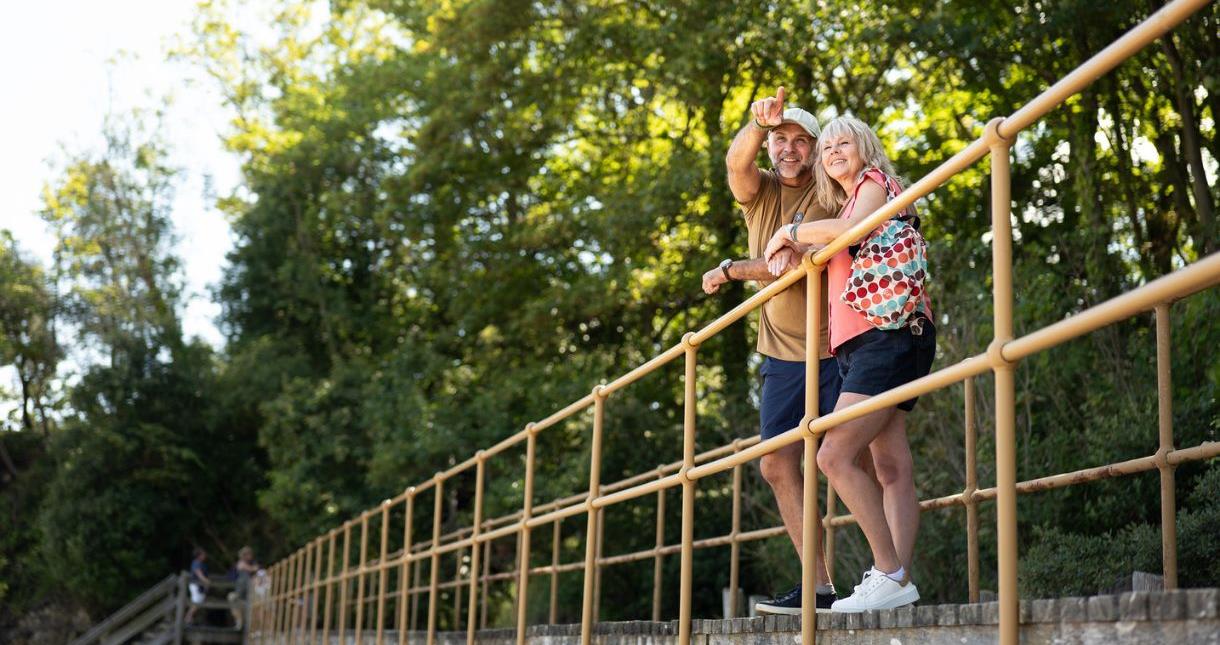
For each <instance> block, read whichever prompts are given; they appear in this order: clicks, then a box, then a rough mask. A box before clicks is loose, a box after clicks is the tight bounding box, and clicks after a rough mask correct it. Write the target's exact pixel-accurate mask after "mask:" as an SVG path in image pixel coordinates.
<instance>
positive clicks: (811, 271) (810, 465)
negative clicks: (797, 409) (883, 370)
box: [801, 253, 824, 645]
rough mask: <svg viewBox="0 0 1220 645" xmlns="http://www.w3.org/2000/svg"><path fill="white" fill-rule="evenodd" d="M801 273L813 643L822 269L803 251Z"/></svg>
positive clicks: (805, 609) (806, 566) (805, 568)
mask: <svg viewBox="0 0 1220 645" xmlns="http://www.w3.org/2000/svg"><path fill="white" fill-rule="evenodd" d="M804 265H805V269H806V276H805V296H806V297H805V416H804V417H802V418H801V433H802V434H803V435H804V447H805V476H804V479H803V485H804V491H803V493H802V497H803V499H802V506H803V508H802V510H801V590H802V593H801V643H802V645H813V642H814V641H815V640H816V639H817V604H816V602H817V594H816V593H811V592H813V591H815V590H816V589H817V586H818V579H817V568H818V567H817V563H818V557H817V554H818V552H819V550H820V547H821V544H820V542H821V538H820V536H821V533H822V532H821V531H820V530H818V529H820V528H822V527H821V514H820V513H819V512H818V435H816V434H814V433H813V431H812V430H811V429H810V427H809V424H810V423H811V422H812V421H813V420H814V419H816V418H818V386H819V384H820V381H819V380H818V379H819V370H820V368H821V364H820V363H819V360H818V357H819V356H820V355H821V347H820V344H821V338H822V334H821V332H820V329H821V327H822V305H821V303H822V301H823V298H824V296H823V295H822V269H821V267H818V266H817V265H815V264H814V263H813V255H812V254H811V253H810V254H806V255H805V261H804Z"/></svg>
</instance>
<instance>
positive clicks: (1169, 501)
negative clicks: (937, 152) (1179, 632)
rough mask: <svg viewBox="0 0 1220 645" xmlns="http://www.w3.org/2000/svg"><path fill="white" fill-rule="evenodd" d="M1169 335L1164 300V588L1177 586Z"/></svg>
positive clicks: (1159, 321) (1160, 342) (1159, 310)
mask: <svg viewBox="0 0 1220 645" xmlns="http://www.w3.org/2000/svg"><path fill="white" fill-rule="evenodd" d="M1170 336H1171V327H1170V323H1169V304H1168V303H1161V304H1159V305H1157V306H1156V389H1157V430H1158V434H1159V435H1160V447H1159V448H1158V449H1157V452H1156V463H1157V469H1158V470H1160V472H1161V566H1162V571H1161V573H1162V574H1164V576H1165V588H1166V589H1177V588H1178V523H1177V493H1176V491H1175V490H1174V486H1175V482H1174V468H1175V467H1174V465H1173V464H1171V463H1169V453H1170V452H1172V451H1173V374H1172V370H1171V368H1172V367H1173V358H1172V356H1173V355H1172V353H1171V347H1170Z"/></svg>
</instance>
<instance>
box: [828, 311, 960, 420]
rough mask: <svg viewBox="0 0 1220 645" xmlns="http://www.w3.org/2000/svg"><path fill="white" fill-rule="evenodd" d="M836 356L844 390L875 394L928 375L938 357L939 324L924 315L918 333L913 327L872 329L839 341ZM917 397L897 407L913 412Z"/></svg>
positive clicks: (869, 394)
mask: <svg viewBox="0 0 1220 645" xmlns="http://www.w3.org/2000/svg"><path fill="white" fill-rule="evenodd" d="M835 357H836V358H838V360H839V376H840V377H841V379H842V381H841V382H842V384H843V391H844V392H854V393H856V394H867V395H868V396H875V395H877V394H881V393H882V392H885V391H887V390H892V389H894V388H896V387H898V386H899V385H905V384H907V383H910V382H911V381H914V380H915V379H917V378H921V377H923V376H927V374H928V372H929V371H930V370H931V369H932V359H933V358H935V357H936V326H935V325H933V324H932V321H930V320H928V319H926V318H925V319H924V320H923V321H922V327H921V330H920V333H919V334H918V335H916V334H913V333H911V328H910V327H903V328H901V329H892V330H890V329H887V330H882V329H870V330H868V331H866V332H864V333H863V334H860V335H859V336H856V337H855V338H852V339H851V340H849V341H847V342H846V343H843V344H842V345H840V346H839V347H838V350H837V351H836V352H835ZM916 398H918V397H916ZM915 401H916V399H907V400H906V401H903V402H902V403H899V404H898V409H899V410H906V411H907V412H910V411H911V410H913V409H915Z"/></svg>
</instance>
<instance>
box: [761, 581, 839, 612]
mask: <svg viewBox="0 0 1220 645" xmlns="http://www.w3.org/2000/svg"><path fill="white" fill-rule="evenodd" d="M838 599H839V597H838V596H836V595H835V594H833V593H820V594H817V597H816V600H815V602H814V606H815V607H817V608H818V609H830V606H831V605H832V604H834V602H835V601H836V600H838ZM754 610H755V611H757V612H758V613H760V614H788V615H790V616H799V615H800V614H801V586H800V585H797V586H795V587H793V588H791V589H789V590H788V591H787V592H785V593H782V594H780V595H778V596H776V597H774V598H772V599H770V600H765V601H763V602H760V603H757V604H755V605H754Z"/></svg>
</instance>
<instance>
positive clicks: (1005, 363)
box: [987, 338, 1017, 369]
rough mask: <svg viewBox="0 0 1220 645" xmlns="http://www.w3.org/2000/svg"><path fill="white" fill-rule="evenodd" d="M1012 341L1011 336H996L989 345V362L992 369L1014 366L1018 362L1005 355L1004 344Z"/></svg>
mask: <svg viewBox="0 0 1220 645" xmlns="http://www.w3.org/2000/svg"><path fill="white" fill-rule="evenodd" d="M1010 342H1012V339H1011V338H996V339H995V340H993V341H991V344H989V345H988V346H987V363H988V364H990V365H991V367H992V369H1001V368H1005V367H1012V366H1014V365H1016V364H1017V361H1014V360H1009V359H1008V358H1007V357H1005V356H1004V346H1005V345H1007V344H1008V343H1010Z"/></svg>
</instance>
